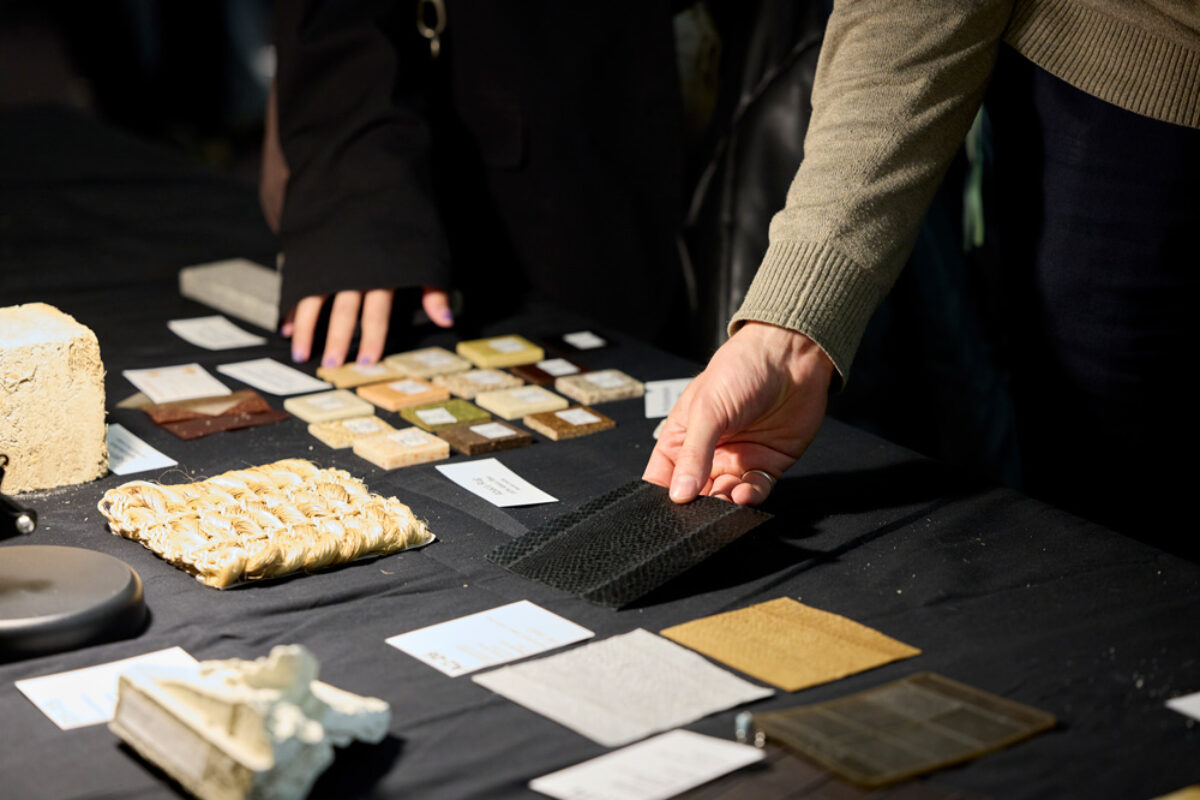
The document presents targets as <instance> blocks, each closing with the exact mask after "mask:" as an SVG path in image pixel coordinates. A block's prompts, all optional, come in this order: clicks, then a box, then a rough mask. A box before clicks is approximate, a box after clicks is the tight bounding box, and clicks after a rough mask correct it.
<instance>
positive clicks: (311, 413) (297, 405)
mask: <svg viewBox="0 0 1200 800" xmlns="http://www.w3.org/2000/svg"><path fill="white" fill-rule="evenodd" d="M283 408H284V410H286V411H287V412H288V413H291V414H295V415H296V416H297V417H299V418H300V419H302V420H304V421H305V422H328V421H330V420H334V419H346V418H347V417H365V416H369V415H371V414H374V413H375V407H374V406H372V405H371V404H370V403H368V402H367V401H366V400H363V399H362V398H360V397H355V396H354V393H353V392H351V391H348V390H346V389H334V390H333V391H331V392H318V393H317V394H306V395H303V396H301V397H289V398H288V399H287V400H284V401H283Z"/></svg>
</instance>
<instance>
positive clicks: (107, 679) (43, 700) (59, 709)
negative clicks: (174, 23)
mask: <svg viewBox="0 0 1200 800" xmlns="http://www.w3.org/2000/svg"><path fill="white" fill-rule="evenodd" d="M195 663H196V659H194V658H192V657H191V656H190V655H188V654H187V652H186V651H185V650H184V649H183V648H181V647H171V648H168V649H166V650H157V651H155V652H153V653H146V654H145V655H141V656H135V657H133V658H124V659H121V660H120V661H112V662H109V663H107V664H100V665H98V666H95V667H85V668H83V669H76V670H71V671H70V672H59V673H55V674H54V675H44V676H42V677H40V678H26V679H24V680H20V681H17V682H16V685H17V689H19V690H20V691H21V694H23V695H25V696H26V697H28V698H29V701H30V702H31V703H33V704H34V705H35V706H37V707H38V710H39V711H41V712H42V713H43V714H45V715H46V716H47V717H49V718H50V720H51V721H52V722H53V723H54V724H55V725H57V726H58V727H60V728H62V729H63V730H64V731H69V730H71V729H73V728H82V727H84V726H86V725H99V724H100V723H102V722H108V721H109V720H110V719H112V715H113V712H114V711H115V710H116V708H117V677H118V676H119V675H120V674H121V673H122V672H125V671H126V670H128V669H130V668H132V667H137V666H142V665H154V666H162V667H182V666H193V665H195Z"/></svg>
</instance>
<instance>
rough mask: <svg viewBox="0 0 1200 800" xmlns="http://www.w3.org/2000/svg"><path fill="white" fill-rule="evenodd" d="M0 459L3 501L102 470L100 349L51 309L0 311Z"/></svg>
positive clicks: (78, 480)
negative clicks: (0, 460) (2, 462)
mask: <svg viewBox="0 0 1200 800" xmlns="http://www.w3.org/2000/svg"><path fill="white" fill-rule="evenodd" d="M0 453H4V454H5V455H7V456H8V464H7V466H6V467H5V470H4V483H3V486H0V491H3V492H4V493H6V494H16V493H18V492H28V491H32V490H34V489H50V488H53V487H55V486H66V485H68V484H72V483H83V482H84V481H90V480H95V479H96V478H99V477H101V476H103V475H104V474H105V473H106V472H107V471H108V444H107V440H106V437H105V430H104V364H103V362H101V360H100V344H99V342H97V341H96V335H95V334H94V333H92V331H91V330H89V329H88V328H87V326H85V325H81V324H80V323H79V322H77V321H76V320H75V318H74V317H72V316H70V315H69V314H64V313H63V312H61V311H59V310H58V309H57V308H55V307H54V306H50V305H46V304H45V303H27V304H26V305H21V306H9V307H8V308H2V309H0Z"/></svg>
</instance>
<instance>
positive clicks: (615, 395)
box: [554, 369, 645, 405]
mask: <svg viewBox="0 0 1200 800" xmlns="http://www.w3.org/2000/svg"><path fill="white" fill-rule="evenodd" d="M554 388H555V389H556V390H558V391H559V392H561V393H562V394H565V395H566V396H567V397H570V398H571V399H572V400H577V401H579V402H580V403H583V404H584V405H593V404H595V403H608V402H612V401H613V400H628V399H629V398H631V397H641V396H642V394H643V392H645V387H644V386H642V384H641V382H640V381H635V380H634V379H633V378H631V377H629V376H628V375H626V374H625V373H624V372H621V370H619V369H602V370H598V371H596V372H586V373H584V374H583V375H568V376H567V377H565V378H559V379H557V380H556V381H555V382H554Z"/></svg>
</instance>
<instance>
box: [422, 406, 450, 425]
mask: <svg viewBox="0 0 1200 800" xmlns="http://www.w3.org/2000/svg"><path fill="white" fill-rule="evenodd" d="M416 415H417V417H418V419H420V420H421V422H424V423H425V424H426V425H453V424H454V423H456V422H458V417H456V416H454V415H453V414H451V413H450V412H449V411H447V410H446V409H444V408H422V409H419V410H417V412H416Z"/></svg>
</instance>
